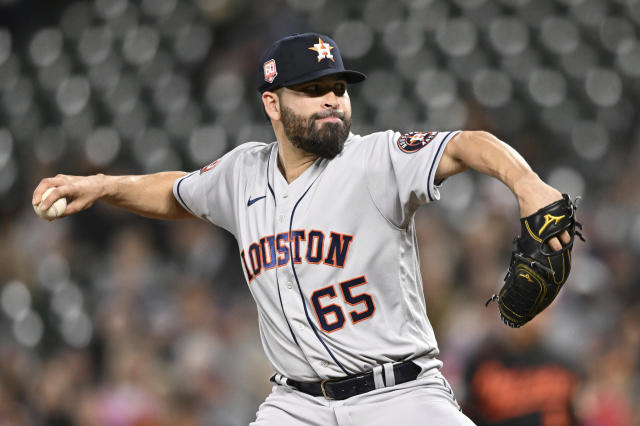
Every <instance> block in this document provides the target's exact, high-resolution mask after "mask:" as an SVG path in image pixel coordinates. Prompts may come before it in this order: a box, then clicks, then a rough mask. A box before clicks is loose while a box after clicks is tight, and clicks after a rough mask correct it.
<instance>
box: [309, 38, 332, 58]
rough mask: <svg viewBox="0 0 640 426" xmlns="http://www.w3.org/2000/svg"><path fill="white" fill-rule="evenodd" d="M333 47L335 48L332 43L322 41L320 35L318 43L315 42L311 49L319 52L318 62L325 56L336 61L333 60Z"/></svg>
mask: <svg viewBox="0 0 640 426" xmlns="http://www.w3.org/2000/svg"><path fill="white" fill-rule="evenodd" d="M331 49H333V46H332V45H330V44H329V43H325V42H324V41H322V39H321V38H320V37H318V43H317V44H314V45H313V47H309V50H314V51H316V52H318V62H320V61H321V60H323V59H325V58H327V59H331V62H335V61H334V60H333V55H332V54H331Z"/></svg>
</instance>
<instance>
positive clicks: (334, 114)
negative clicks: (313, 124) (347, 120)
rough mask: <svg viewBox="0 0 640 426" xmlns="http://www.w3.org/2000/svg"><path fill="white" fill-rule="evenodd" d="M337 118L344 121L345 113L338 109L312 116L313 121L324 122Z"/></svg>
mask: <svg viewBox="0 0 640 426" xmlns="http://www.w3.org/2000/svg"><path fill="white" fill-rule="evenodd" d="M329 117H335V118H339V119H340V120H342V121H344V112H342V111H340V110H337V109H329V110H326V111H323V112H318V113H315V114H312V115H311V120H322V119H323V118H329Z"/></svg>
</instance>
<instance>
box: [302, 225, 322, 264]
mask: <svg viewBox="0 0 640 426" xmlns="http://www.w3.org/2000/svg"><path fill="white" fill-rule="evenodd" d="M316 232H317V233H318V234H320V235H318V234H314V233H316ZM312 234H313V235H312ZM316 235H317V236H318V237H317V238H316ZM324 237H325V235H324V232H322V231H320V230H319V229H312V230H310V231H309V233H308V234H307V253H306V254H305V258H306V259H307V263H311V264H314V265H317V264H318V263H320V262H322V255H323V254H324ZM313 239H319V241H320V242H319V243H318V244H316V245H315V247H314V245H313ZM314 248H315V252H316V253H315V255H313V256H311V253H312V252H313V249H314ZM309 256H311V257H317V258H318V260H317V261H313V260H311V259H309Z"/></svg>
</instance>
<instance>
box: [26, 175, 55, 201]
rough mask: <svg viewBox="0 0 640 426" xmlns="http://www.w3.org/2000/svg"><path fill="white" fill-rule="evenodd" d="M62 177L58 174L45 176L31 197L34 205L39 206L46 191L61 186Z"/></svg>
mask: <svg viewBox="0 0 640 426" xmlns="http://www.w3.org/2000/svg"><path fill="white" fill-rule="evenodd" d="M61 180H62V177H61V175H58V176H56V177H48V178H44V179H42V180H41V181H40V183H39V184H38V186H36V189H35V190H34V191H33V197H32V199H31V203H32V204H33V205H34V206H37V205H38V204H40V202H41V201H42V195H43V194H44V193H45V191H46V190H47V189H49V188H51V187H55V186H59V185H60V183H61Z"/></svg>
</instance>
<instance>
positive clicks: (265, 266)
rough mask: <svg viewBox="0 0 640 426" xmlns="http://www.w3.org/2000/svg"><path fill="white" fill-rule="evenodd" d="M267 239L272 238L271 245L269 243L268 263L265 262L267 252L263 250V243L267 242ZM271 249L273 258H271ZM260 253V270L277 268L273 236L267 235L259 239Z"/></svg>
mask: <svg viewBox="0 0 640 426" xmlns="http://www.w3.org/2000/svg"><path fill="white" fill-rule="evenodd" d="M269 238H272V240H271V241H272V242H273V245H271V243H269V257H270V259H269V261H268V262H267V250H265V247H264V246H265V243H266V242H268V241H269ZM271 247H273V258H271V257H272V256H271V254H272V253H271ZM260 251H261V252H262V269H263V270H265V271H268V270H270V269H273V268H275V267H277V266H278V259H277V254H276V242H275V235H267V236H266V237H262V238H260ZM272 262H273V266H269V267H267V265H268V264H269V263H272Z"/></svg>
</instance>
